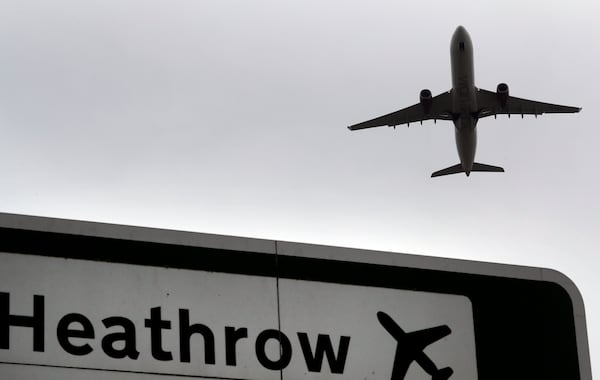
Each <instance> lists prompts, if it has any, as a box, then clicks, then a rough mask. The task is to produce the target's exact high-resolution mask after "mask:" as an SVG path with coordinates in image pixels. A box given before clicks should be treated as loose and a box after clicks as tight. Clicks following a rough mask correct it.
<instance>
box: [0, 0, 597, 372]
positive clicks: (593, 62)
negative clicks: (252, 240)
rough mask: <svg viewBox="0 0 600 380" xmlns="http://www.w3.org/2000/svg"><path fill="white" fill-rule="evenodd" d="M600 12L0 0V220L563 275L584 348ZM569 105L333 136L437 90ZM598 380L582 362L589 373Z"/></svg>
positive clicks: (581, 4)
mask: <svg viewBox="0 0 600 380" xmlns="http://www.w3.org/2000/svg"><path fill="white" fill-rule="evenodd" d="M599 14H600V3H598V2H593V1H582V0H573V1H569V2H566V1H547V0H546V1H528V2H523V1H520V0H516V1H506V0H503V1H477V2H476V1H452V2H450V1H426V2H412V3H411V4H410V5H407V3H406V2H402V1H369V2H366V1H361V2H358V1H348V0H343V1H341V0H340V1H322V0H321V1H312V0H311V1H307V0H303V1H294V2H292V1H255V0H252V1H241V0H240V1H226V0H219V1H208V0H207V1H204V0H195V1H192V0H177V1H175V0H138V1H134V0H102V1H95V0H86V1H81V0H73V1H65V0H54V1H48V0H39V1H30V0H3V1H2V2H1V3H0V158H1V159H0V173H2V175H1V176H0V212H9V213H19V214H31V215H42V216H50V217H58V218H70V219H83V220H91V221H101V222H110V223H119V224H131V225H140V226H151V227H160V228H169V229H182V230H190V231H198V232H207V233H219V234H226V235H238V236H248V237H258V238H268V239H279V240H290V241H298V242H307V243H318V244H328V245H338V246H346V247H358V248H367V249H378V250H387V251H394V252H404V253H414V254H422V255H434V256H443V257H453V258H462V259H472V260H481V261H492V262H501V263H509V264H520V265H530V266H541V267H549V268H553V269H557V270H559V271H561V272H563V273H565V274H566V275H568V276H569V277H570V278H571V279H572V280H573V281H574V282H575V283H576V284H577V285H578V287H579V289H580V290H581V292H582V294H583V297H584V301H585V303H586V308H587V321H588V329H589V338H590V346H591V354H592V358H593V357H594V354H596V355H597V354H598V353H599V352H600V322H598V321H600V299H599V298H598V294H599V293H600V280H599V279H598V271H599V270H600V261H599V260H598V247H600V231H599V230H598V227H599V226H600V202H599V200H598V194H600V181H599V179H598V172H599V166H600V150H599V149H598V143H599V140H600V128H599V127H600V123H599V118H598V116H597V115H598V113H597V112H596V107H597V104H598V102H599V101H600V99H599V97H598V96H597V94H598V88H600V86H599V85H600V80H599V79H598V78H599V75H598V67H600V44H599V43H598V37H600V24H598V22H597V17H598V15H599ZM458 25H464V26H465V27H466V29H467V30H468V31H469V33H470V35H471V38H472V40H473V45H474V49H475V51H474V59H475V80H476V83H477V86H478V87H481V88H485V89H489V90H495V88H496V85H497V84H498V83H499V82H506V83H508V85H509V87H510V93H511V95H515V96H518V97H524V98H529V99H535V100H540V101H546V102H551V103H558V104H565V105H571V106H580V107H583V111H582V112H581V113H579V114H567V115H544V116H542V117H539V118H537V119H535V118H533V117H526V118H525V119H521V118H520V117H514V116H513V117H512V118H511V119H510V120H508V119H507V118H506V117H501V118H498V120H494V119H493V118H486V119H483V120H481V121H480V122H479V124H478V131H479V144H478V152H477V156H476V160H477V161H478V162H483V163H486V164H491V165H499V166H503V167H504V168H505V170H506V173H473V174H472V175H471V176H470V177H469V178H467V177H465V176H464V175H455V176H448V177H441V178H436V179H431V178H430V174H431V172H433V171H435V170H439V169H442V168H445V167H447V166H450V165H453V164H456V163H458V156H457V153H456V148H455V144H454V131H453V126H452V125H451V123H448V122H438V123H437V124H433V123H432V122H425V123H424V124H423V126H419V125H414V126H411V127H410V128H409V129H407V128H405V127H402V128H401V127H399V128H397V129H396V130H395V131H394V130H393V129H391V128H386V127H382V128H374V129H370V130H363V131H355V132H350V131H348V130H347V129H346V126H347V125H350V124H354V123H357V122H360V121H364V120H366V119H370V118H372V117H375V116H379V115H381V114H384V113H388V112H391V111H395V110H397V109H400V108H403V107H406V106H409V105H412V104H414V103H416V102H417V101H418V95H419V91H420V90H421V89H423V88H428V89H430V90H431V91H432V93H433V94H434V95H435V94H438V93H440V92H443V91H447V90H448V89H449V88H450V87H451V78H450V56H449V43H450V38H451V35H452V33H453V32H454V30H455V28H456V27H457V26H458ZM592 363H593V367H594V369H595V370H594V373H600V361H599V360H592Z"/></svg>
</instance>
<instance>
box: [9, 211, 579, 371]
mask: <svg viewBox="0 0 600 380" xmlns="http://www.w3.org/2000/svg"><path fill="white" fill-rule="evenodd" d="M0 216H2V214H0ZM12 218H13V219H11V220H10V222H11V223H12V224H11V225H10V226H8V227H7V226H6V225H3V224H2V222H3V221H2V220H1V219H0V263H1V265H0V378H2V379H4V378H7V379H35V378H40V379H42V378H43V379H63V378H77V379H162V380H164V379H180V378H197V379H235V380H237V379H240V380H242V379H244V380H253V379H256V380H258V379H266V380H268V379H279V380H282V379H315V380H316V379H336V378H338V379H365V380H366V379H369V380H403V379H410V380H421V379H422V380H425V379H427V380H429V379H439V380H442V379H461V380H464V379H469V380H470V379H473V380H474V379H478V378H486V376H485V375H486V374H488V373H511V372H514V371H520V372H521V373H523V372H524V373H527V371H531V373H541V374H542V375H543V374H545V373H546V374H547V373H550V371H554V372H556V373H559V374H563V373H564V374H568V375H569V376H570V375H571V374H576V375H577V376H580V375H581V374H582V373H583V375H581V376H580V378H586V377H585V372H586V370H587V369H586V367H585V360H584V361H583V364H584V366H582V360H581V358H580V357H578V352H577V350H576V351H575V355H574V356H573V353H572V351H568V350H569V349H570V348H569V347H578V346H577V345H578V344H579V343H580V342H581V338H580V336H581V334H580V333H576V331H577V330H578V329H581V320H577V319H575V320H574V319H573V316H574V314H573V301H572V299H573V298H572V297H570V296H569V295H567V294H566V293H565V291H564V288H563V287H561V286H557V284H556V283H555V282H547V281H539V280H536V279H534V278H532V277H531V273H533V272H529V269H528V268H518V267H515V268H518V270H519V276H520V277H521V278H514V277H513V278H508V277H507V278H503V277H499V276H497V275H492V276H489V275H487V274H485V275H482V274H478V273H468V272H467V273H457V272H455V271H454V270H448V268H451V267H452V265H451V264H450V261H447V260H440V259H432V260H433V265H434V266H435V265H437V261H439V262H440V263H441V264H443V265H439V267H440V268H441V269H440V268H431V266H432V261H431V260H430V261H429V262H428V263H427V264H426V266H429V268H420V267H415V266H414V265H413V263H411V260H415V259H418V257H416V256H403V255H389V254H383V253H377V252H368V255H370V256H369V260H370V262H367V263H365V262H363V258H364V257H366V256H365V255H364V253H365V251H357V250H348V249H342V248H332V247H323V246H308V245H302V244H295V243H283V242H278V243H276V244H270V242H268V241H255V240H254V241H253V240H251V239H241V238H228V237H218V236H211V235H201V234H184V233H178V232H173V231H170V232H169V231H166V232H165V231H162V232H159V231H158V230H148V229H135V228H131V227H119V226H107V225H96V224H85V223H83V224H81V223H77V222H68V221H65V222H63V223H61V222H60V221H59V222H58V223H57V224H52V225H51V226H49V225H48V224H47V223H46V224H45V227H44V228H38V229H37V230H36V229H35V228H33V229H31V228H23V226H22V225H17V226H15V224H19V223H14V222H15V218H16V220H18V221H21V222H22V221H23V220H24V221H25V222H27V221H30V222H31V221H33V222H37V221H39V219H41V218H33V219H31V220H30V219H27V218H25V219H23V218H24V217H14V216H13V217H12ZM8 219H10V218H8ZM42 221H43V222H48V220H47V219H42ZM4 223H5V224H7V223H8V222H6V221H4ZM86 226H87V227H93V228H90V229H88V231H93V233H91V234H89V233H87V234H86V233H82V227H84V228H83V230H86V228H85V227H86ZM74 228H75V229H77V230H78V231H74ZM98 231H104V232H100V233H99V232H98ZM132 237H133V238H132ZM340 259H343V260H340ZM455 267H460V268H462V269H468V268H469V267H470V266H469V265H468V264H465V262H460V263H457V264H456V265H455ZM471 268H472V266H471ZM481 269H482V270H483V271H486V270H489V266H488V267H486V266H485V265H484V266H483V267H482V268H481ZM501 269H502V270H506V269H507V268H506V267H505V266H503V267H501ZM536 273H546V272H543V271H542V272H539V271H538V272H536ZM548 273H550V272H548ZM496 274H498V271H496ZM547 276H549V274H548V275H547ZM517 277H518V276H517ZM567 286H568V285H567ZM487 295H489V296H490V297H488V296H487ZM490 298H493V300H490ZM524 300H525V301H526V302H524ZM577 301H578V300H577V299H575V302H577ZM513 304H514V305H518V307H519V308H520V309H519V310H513V309H511V307H512V306H511V305H513ZM575 306H576V307H577V305H575ZM549 310H551V311H552V313H549ZM540 318H546V319H543V320H541V321H540ZM545 325H548V326H552V329H551V330H548V328H547V327H544V326H545ZM540 326H542V327H540ZM511 334H512V335H511ZM578 334H579V335H578ZM524 335H527V336H528V337H531V338H532V339H531V341H523V342H517V341H515V339H523V336H524ZM546 335H548V336H546ZM578 336H579V338H578ZM544 339H547V340H548V342H552V341H553V340H557V341H558V342H559V344H556V347H555V348H554V347H553V346H552V344H553V343H548V342H545V341H544ZM578 340H579V341H578ZM548 344H550V347H548ZM507 347H513V350H514V353H513V352H507V349H506V348H507ZM536 350H540V352H539V353H538V352H537V351H536ZM544 350H545V351H544ZM565 350H567V351H565ZM525 351H526V352H528V353H529V355H530V357H529V358H528V359H527V360H524V359H523V358H522V357H523V354H522V353H523V352H525ZM579 351H581V350H580V349H579ZM553 354H555V355H560V356H561V358H563V359H564V360H563V362H562V363H548V364H544V365H546V366H548V368H546V367H544V368H541V369H540V367H539V365H538V362H537V361H538V360H540V361H541V362H543V363H545V361H547V359H548V357H549V355H553ZM499 355H503V356H502V357H500V356H499ZM511 355H512V356H511ZM538 357H539V358H540V359H538ZM584 359H585V356H584ZM588 363H589V362H588ZM511 365H512V366H513V367H510V366H511ZM494 366H497V367H494ZM503 366H504V367H503ZM506 366H508V367H506ZM552 366H554V367H552ZM493 371H495V372H493ZM561 371H562V372H561Z"/></svg>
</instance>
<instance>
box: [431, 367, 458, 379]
mask: <svg viewBox="0 0 600 380" xmlns="http://www.w3.org/2000/svg"><path fill="white" fill-rule="evenodd" d="M453 373H454V371H453V370H452V368H450V367H446V368H442V369H440V370H439V371H437V372H436V373H434V374H433V376H431V379H432V380H448V379H449V378H450V376H452V374H453Z"/></svg>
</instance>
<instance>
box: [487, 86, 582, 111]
mask: <svg viewBox="0 0 600 380" xmlns="http://www.w3.org/2000/svg"><path fill="white" fill-rule="evenodd" d="M477 104H478V106H479V109H480V112H479V117H480V118H482V117H486V116H492V115H499V114H504V115H506V114H507V115H521V116H522V115H536V116H537V115H541V114H543V113H574V112H579V111H581V108H579V107H569V106H561V105H558V104H550V103H542V102H537V101H535V100H527V99H521V98H515V97H514V96H507V97H506V104H505V105H504V106H503V105H502V104H501V101H500V97H499V96H498V94H497V93H496V92H492V91H488V90H483V89H479V90H478V91H477Z"/></svg>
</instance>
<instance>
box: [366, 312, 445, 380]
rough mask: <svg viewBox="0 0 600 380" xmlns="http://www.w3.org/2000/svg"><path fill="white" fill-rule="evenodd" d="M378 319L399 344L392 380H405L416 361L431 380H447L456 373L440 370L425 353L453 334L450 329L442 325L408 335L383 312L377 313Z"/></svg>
mask: <svg viewBox="0 0 600 380" xmlns="http://www.w3.org/2000/svg"><path fill="white" fill-rule="evenodd" d="M377 319H379V322H380V323H381V325H382V326H383V328H385V329H386V330H387V332H389V333H390V335H391V336H393V337H394V339H396V341H397V342H398V346H397V347H396V356H395V357H394V368H393V369H392V378H391V380H403V379H404V376H406V372H407V371H408V367H409V366H410V364H411V363H412V362H414V361H416V362H417V364H419V365H420V366H421V368H423V370H424V371H425V372H427V373H428V374H429V375H431V380H447V379H448V378H449V377H450V376H452V374H453V373H454V371H452V368H450V367H445V368H442V369H438V368H437V366H436V365H435V363H433V361H431V359H429V357H428V356H427V355H425V353H424V352H423V350H424V349H425V347H427V346H429V345H430V344H432V343H434V342H437V341H438V340H440V339H442V338H443V337H445V336H447V335H449V334H450V333H451V332H452V330H450V327H448V326H446V325H442V326H437V327H432V328H430V329H425V330H419V331H413V332H410V333H406V332H404V330H402V329H401V328H400V326H398V324H397V323H396V322H394V320H393V319H392V318H391V317H390V316H389V315H387V314H386V313H384V312H383V311H380V312H378V313H377Z"/></svg>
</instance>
